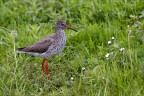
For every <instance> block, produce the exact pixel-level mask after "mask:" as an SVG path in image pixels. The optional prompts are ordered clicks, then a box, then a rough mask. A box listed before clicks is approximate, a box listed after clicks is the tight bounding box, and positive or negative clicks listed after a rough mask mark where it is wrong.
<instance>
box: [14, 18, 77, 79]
mask: <svg viewBox="0 0 144 96" xmlns="http://www.w3.org/2000/svg"><path fill="white" fill-rule="evenodd" d="M64 29H71V30H74V31H76V32H77V30H76V29H74V28H72V27H70V26H68V25H67V24H66V22H65V21H64V20H57V21H56V23H55V32H54V33H53V34H51V35H48V36H46V37H44V38H42V39H40V40H39V41H38V42H36V43H34V44H32V45H30V46H27V47H22V48H17V53H23V54H28V55H32V56H36V57H42V58H43V61H42V63H41V66H42V72H43V74H44V69H45V68H46V75H47V78H48V80H50V74H49V66H48V58H49V57H51V56H53V55H56V54H59V53H61V52H62V50H63V49H64V46H65V44H66V35H65V33H64ZM45 62H46V66H45Z"/></svg>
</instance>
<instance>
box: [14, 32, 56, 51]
mask: <svg viewBox="0 0 144 96" xmlns="http://www.w3.org/2000/svg"><path fill="white" fill-rule="evenodd" d="M53 41H54V35H53V34H52V35H49V36H47V37H45V38H43V39H41V40H39V41H38V42H36V43H35V44H33V45H31V46H28V47H23V48H18V49H17V50H18V51H22V52H35V53H44V52H46V51H47V49H48V48H49V46H50V45H51V44H52V42H53Z"/></svg>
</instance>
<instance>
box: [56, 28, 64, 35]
mask: <svg viewBox="0 0 144 96" xmlns="http://www.w3.org/2000/svg"><path fill="white" fill-rule="evenodd" d="M55 34H56V35H65V33H64V30H63V29H56V31H55Z"/></svg>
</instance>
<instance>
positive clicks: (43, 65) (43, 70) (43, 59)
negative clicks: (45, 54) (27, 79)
mask: <svg viewBox="0 0 144 96" xmlns="http://www.w3.org/2000/svg"><path fill="white" fill-rule="evenodd" d="M44 62H45V59H43V61H42V72H43V73H44Z"/></svg>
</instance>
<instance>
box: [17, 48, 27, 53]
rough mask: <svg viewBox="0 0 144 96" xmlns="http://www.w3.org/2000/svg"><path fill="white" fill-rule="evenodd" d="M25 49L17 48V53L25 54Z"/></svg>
mask: <svg viewBox="0 0 144 96" xmlns="http://www.w3.org/2000/svg"><path fill="white" fill-rule="evenodd" d="M24 48H26V47H22V48H17V49H16V52H17V53H25V52H24V51H23V49H24Z"/></svg>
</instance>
